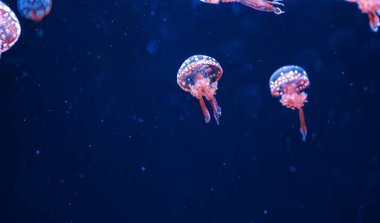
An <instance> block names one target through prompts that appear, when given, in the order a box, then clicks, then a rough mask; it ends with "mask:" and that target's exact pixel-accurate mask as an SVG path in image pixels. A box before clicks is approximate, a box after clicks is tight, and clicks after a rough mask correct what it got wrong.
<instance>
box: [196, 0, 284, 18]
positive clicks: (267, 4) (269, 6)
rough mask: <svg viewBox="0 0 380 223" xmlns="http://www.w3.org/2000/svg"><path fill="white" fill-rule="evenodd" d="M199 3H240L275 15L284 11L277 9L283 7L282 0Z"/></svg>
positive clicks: (211, 1) (235, 0)
mask: <svg viewBox="0 0 380 223" xmlns="http://www.w3.org/2000/svg"><path fill="white" fill-rule="evenodd" d="M201 2H205V3H210V4H219V3H221V2H240V3H242V4H244V5H246V6H249V7H251V8H253V9H256V10H259V11H265V12H274V13H275V14H277V15H279V14H282V13H284V11H282V10H281V9H280V8H279V7H277V6H284V4H283V3H282V0H273V1H268V0H201Z"/></svg>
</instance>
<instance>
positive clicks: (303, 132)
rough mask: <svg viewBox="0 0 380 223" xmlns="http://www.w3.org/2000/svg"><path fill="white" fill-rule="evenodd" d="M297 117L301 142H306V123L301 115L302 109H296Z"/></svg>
mask: <svg viewBox="0 0 380 223" xmlns="http://www.w3.org/2000/svg"><path fill="white" fill-rule="evenodd" d="M298 111H299V116H300V132H301V134H302V141H304V142H305V141H306V136H307V128H306V121H305V115H304V113H303V109H302V107H300V108H298Z"/></svg>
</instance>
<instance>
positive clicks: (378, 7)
mask: <svg viewBox="0 0 380 223" xmlns="http://www.w3.org/2000/svg"><path fill="white" fill-rule="evenodd" d="M346 1H347V2H353V3H358V7H359V9H360V11H362V13H367V14H368V18H369V25H370V27H371V30H372V31H373V32H377V31H378V30H379V27H380V19H379V16H380V0H346Z"/></svg>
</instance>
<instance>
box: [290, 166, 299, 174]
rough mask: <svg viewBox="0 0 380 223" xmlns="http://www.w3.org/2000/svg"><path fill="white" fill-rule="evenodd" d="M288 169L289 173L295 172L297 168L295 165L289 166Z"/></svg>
mask: <svg viewBox="0 0 380 223" xmlns="http://www.w3.org/2000/svg"><path fill="white" fill-rule="evenodd" d="M289 171H290V173H295V172H296V171H297V168H296V167H295V166H290V167H289Z"/></svg>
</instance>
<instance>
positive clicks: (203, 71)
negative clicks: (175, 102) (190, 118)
mask: <svg viewBox="0 0 380 223" xmlns="http://www.w3.org/2000/svg"><path fill="white" fill-rule="evenodd" d="M222 74H223V70H222V67H221V66H220V64H219V63H218V62H217V61H216V60H215V59H214V58H212V57H209V56H204V55H195V56H192V57H189V58H188V59H187V60H185V62H183V63H182V65H181V67H180V68H179V70H178V73H177V83H178V85H179V86H180V87H181V88H182V89H183V90H185V91H187V92H190V93H191V94H192V95H193V96H194V97H196V98H197V99H198V100H199V103H200V106H201V108H202V112H203V115H204V117H205V121H206V123H208V122H209V121H210V113H209V111H208V110H207V107H206V104H205V102H204V100H203V97H205V98H206V99H207V100H208V101H209V102H210V103H211V107H212V110H213V112H214V118H215V120H216V123H217V124H219V118H220V116H221V114H222V109H221V108H220V107H219V106H218V103H217V101H216V99H215V94H216V90H217V89H218V80H219V79H220V78H221V77H222Z"/></svg>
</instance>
